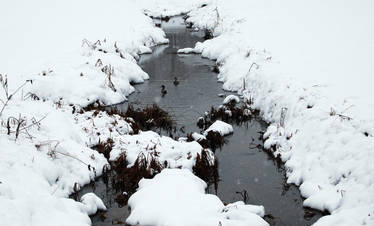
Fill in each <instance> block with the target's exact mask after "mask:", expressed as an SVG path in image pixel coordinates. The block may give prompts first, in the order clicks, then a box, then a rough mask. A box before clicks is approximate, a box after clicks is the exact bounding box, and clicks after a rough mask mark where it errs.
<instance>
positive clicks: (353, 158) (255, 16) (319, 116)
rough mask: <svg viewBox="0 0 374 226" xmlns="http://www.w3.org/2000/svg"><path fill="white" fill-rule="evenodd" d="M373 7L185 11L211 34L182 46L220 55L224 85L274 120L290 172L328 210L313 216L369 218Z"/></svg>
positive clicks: (213, 6)
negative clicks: (192, 45)
mask: <svg viewBox="0 0 374 226" xmlns="http://www.w3.org/2000/svg"><path fill="white" fill-rule="evenodd" d="M169 1H170V0H159V2H161V3H159V6H163V7H165V9H163V11H172V10H171V9H170V7H172V4H169V5H166V3H165V2H169ZM155 4H157V3H155ZM188 7H189V6H186V9H187V8H188ZM151 8H152V9H155V8H157V7H154V6H153V7H151ZM373 10H374V4H373V2H372V1H369V0H363V1H358V2H357V1H353V0H345V1H338V0H331V1H322V0H317V1H296V0H285V1H275V0H269V1H257V0H252V1H245V0H237V1H224V0H217V1H211V3H210V4H209V5H208V6H206V7H203V8H200V9H197V10H193V11H192V12H190V13H189V14H188V15H189V18H188V19H187V22H190V23H193V24H194V27H197V28H199V29H210V30H212V31H213V33H214V35H215V36H216V38H214V39H212V40H207V41H205V42H204V43H197V44H196V46H195V47H191V48H187V49H184V50H181V51H179V53H201V54H202V56H204V57H208V58H210V59H214V60H216V61H217V63H218V64H219V65H220V74H219V75H218V79H219V81H221V82H223V87H224V88H225V89H227V90H231V91H238V92H239V94H242V95H244V97H245V98H247V99H251V101H253V106H254V107H255V108H257V109H259V110H260V111H261V115H262V116H263V118H264V119H265V120H266V121H268V122H269V123H271V126H270V127H269V128H268V131H267V132H266V134H265V135H264V137H265V138H266V139H267V141H266V143H265V144H266V147H267V148H271V149H272V150H273V151H274V155H278V154H280V155H281V157H282V160H283V161H285V164H286V168H287V177H288V182H289V183H295V184H296V185H300V191H301V193H302V195H303V196H304V197H305V198H306V200H305V201H304V205H305V206H309V207H312V208H316V209H320V210H328V211H329V212H330V213H331V215H328V216H325V217H323V218H321V219H320V220H319V221H318V222H317V223H316V224H315V225H373V224H374V173H373V172H374V171H373V170H374V168H373V164H371V163H372V162H373V161H374V138H373V135H374V117H373V115H374V102H373V99H372V98H373V97H374V91H373V89H372V88H371V85H372V83H373V81H374V80H373V73H374V63H373V61H372V53H373V51H374V26H373V21H374V17H373V14H372V12H373ZM181 11H183V10H181ZM158 13H159V12H155V13H154V14H155V15H157V14H158Z"/></svg>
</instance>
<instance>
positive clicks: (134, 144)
mask: <svg viewBox="0 0 374 226" xmlns="http://www.w3.org/2000/svg"><path fill="white" fill-rule="evenodd" d="M118 139H119V141H118V142H116V143H117V144H118V145H116V146H115V147H114V148H113V150H112V151H111V153H110V160H116V159H117V158H118V157H119V156H120V155H121V154H123V153H125V154H126V160H127V161H128V164H129V165H128V167H131V166H132V165H133V164H134V163H135V161H136V159H137V158H138V157H139V156H144V157H145V158H146V159H147V160H149V161H148V162H150V160H151V159H152V158H154V159H156V160H157V161H158V162H159V163H161V164H164V163H165V162H167V166H168V167H169V168H186V169H189V170H192V167H193V166H194V165H195V162H196V157H197V155H198V154H200V155H201V151H202V150H203V148H202V147H201V145H200V144H199V143H197V142H183V141H175V140H173V139H172V138H170V137H166V136H160V135H159V134H157V133H155V132H153V131H145V132H140V134H137V135H124V136H121V137H118ZM206 151H208V152H210V151H209V150H206ZM211 155H212V156H213V154H212V153H211Z"/></svg>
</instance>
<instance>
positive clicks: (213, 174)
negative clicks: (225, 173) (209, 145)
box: [192, 149, 219, 192]
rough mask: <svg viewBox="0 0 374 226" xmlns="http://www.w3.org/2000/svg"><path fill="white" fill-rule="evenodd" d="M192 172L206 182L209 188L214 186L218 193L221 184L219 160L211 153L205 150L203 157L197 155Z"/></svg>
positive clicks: (202, 152) (202, 153)
mask: <svg viewBox="0 0 374 226" xmlns="http://www.w3.org/2000/svg"><path fill="white" fill-rule="evenodd" d="M192 171H193V173H194V174H195V175H196V176H198V177H199V178H201V179H202V180H204V181H205V182H206V183H207V184H208V186H209V185H214V189H215V191H216V192H217V190H218V182H219V174H218V159H217V158H215V157H214V156H212V155H211V154H210V153H209V151H207V150H205V149H203V150H202V151H201V155H200V154H197V157H196V162H195V166H194V167H193V168H192Z"/></svg>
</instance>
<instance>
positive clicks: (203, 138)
mask: <svg viewBox="0 0 374 226" xmlns="http://www.w3.org/2000/svg"><path fill="white" fill-rule="evenodd" d="M192 138H193V139H194V140H196V141H201V140H206V137H205V136H204V135H201V134H200V133H196V132H194V133H192Z"/></svg>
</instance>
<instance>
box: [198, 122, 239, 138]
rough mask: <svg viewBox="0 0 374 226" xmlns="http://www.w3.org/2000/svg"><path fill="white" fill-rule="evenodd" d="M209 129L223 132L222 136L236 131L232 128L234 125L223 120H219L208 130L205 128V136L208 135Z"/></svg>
mask: <svg viewBox="0 0 374 226" xmlns="http://www.w3.org/2000/svg"><path fill="white" fill-rule="evenodd" d="M209 131H214V132H218V133H219V134H221V136H225V135H228V134H230V133H232V132H234V129H233V128H232V125H230V124H228V123H226V122H223V121H221V120H217V121H215V122H214V123H213V124H212V125H211V126H209V128H208V129H207V130H205V132H204V136H206V135H208V133H209Z"/></svg>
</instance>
